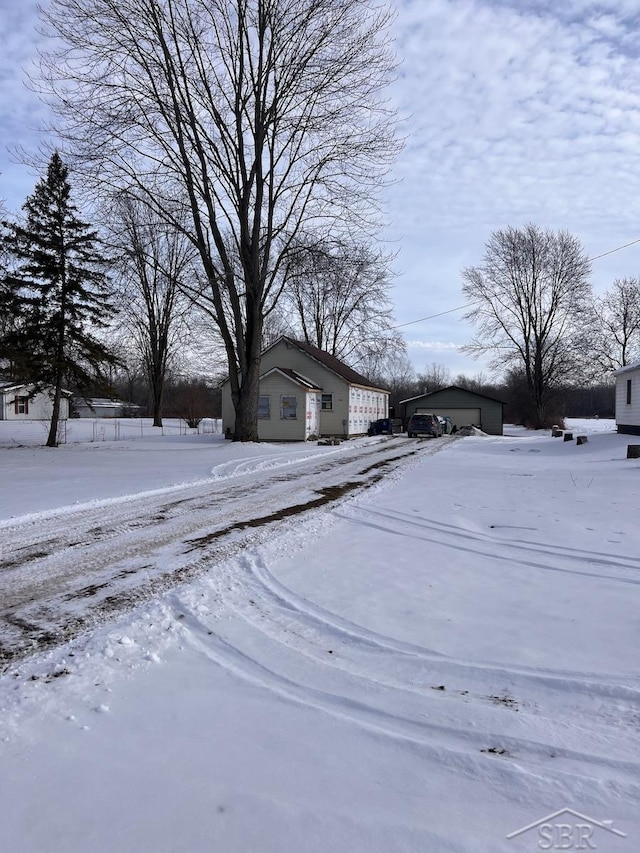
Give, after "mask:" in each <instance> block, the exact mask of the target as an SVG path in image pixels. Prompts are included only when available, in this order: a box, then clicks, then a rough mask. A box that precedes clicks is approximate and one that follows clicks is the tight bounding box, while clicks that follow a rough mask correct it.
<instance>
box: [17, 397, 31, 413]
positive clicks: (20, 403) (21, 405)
mask: <svg viewBox="0 0 640 853" xmlns="http://www.w3.org/2000/svg"><path fill="white" fill-rule="evenodd" d="M14 406H15V414H16V415H28V414H29V398H28V397H16V399H15V402H14Z"/></svg>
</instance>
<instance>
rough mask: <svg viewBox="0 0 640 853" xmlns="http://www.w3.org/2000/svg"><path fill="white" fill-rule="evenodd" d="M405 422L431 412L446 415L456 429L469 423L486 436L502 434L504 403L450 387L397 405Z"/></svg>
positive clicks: (463, 389)
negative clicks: (416, 414)
mask: <svg viewBox="0 0 640 853" xmlns="http://www.w3.org/2000/svg"><path fill="white" fill-rule="evenodd" d="M400 406H401V407H402V412H403V415H404V418H405V420H408V419H409V418H410V417H411V415H413V414H415V413H416V412H418V413H419V412H433V414H434V415H440V416H441V417H445V416H448V417H450V418H451V422H452V423H453V424H454V425H455V426H456V427H458V428H459V427H461V426H466V425H468V424H473V425H474V426H479V427H480V428H481V429H482V430H483V432H486V433H488V434H489V435H502V411H503V407H504V403H502V402H501V401H500V400H496V399H495V398H493V397H487V396H486V395H485V394H479V393H478V392H477V391H469V390H468V389H467V388H459V387H458V386H457V385H450V386H449V387H448V388H442V389H440V390H439V391H432V392H431V393H430V394H421V395H420V396H419V397H410V398H409V399H408V400H402V401H401V402H400Z"/></svg>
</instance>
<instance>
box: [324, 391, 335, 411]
mask: <svg viewBox="0 0 640 853" xmlns="http://www.w3.org/2000/svg"><path fill="white" fill-rule="evenodd" d="M322 410H323V411H324V412H332V411H333V394H323V395H322Z"/></svg>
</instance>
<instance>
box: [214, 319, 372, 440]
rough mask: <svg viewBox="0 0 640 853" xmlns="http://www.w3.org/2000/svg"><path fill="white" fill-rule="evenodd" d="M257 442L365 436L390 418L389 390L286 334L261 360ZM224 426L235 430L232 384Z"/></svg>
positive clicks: (225, 392) (225, 394) (227, 388)
mask: <svg viewBox="0 0 640 853" xmlns="http://www.w3.org/2000/svg"><path fill="white" fill-rule="evenodd" d="M261 368H262V373H261V375H260V398H259V406H258V438H259V439H260V440H261V441H304V440H305V439H307V438H309V437H310V436H315V435H318V436H320V435H324V436H338V437H343V438H349V437H350V436H354V435H364V434H366V432H367V429H368V428H369V424H370V423H371V421H375V420H378V419H379V418H387V417H389V392H388V391H386V390H385V389H383V388H378V387H377V386H375V385H372V384H371V383H370V382H369V380H368V379H367V378H366V377H365V376H362V374H360V373H358V372H357V371H355V370H352V369H351V368H350V367H348V366H347V365H346V364H344V362H342V361H340V360H339V359H337V358H335V356H332V355H329V353H327V352H324V351H323V350H321V349H318V347H314V346H313V345H312V344H307V343H304V342H303V341H298V340H295V339H294V338H290V337H288V336H286V335H285V336H282V337H281V338H279V339H278V340H277V341H276V342H275V343H274V344H272V345H271V346H270V347H267V349H265V350H264V352H263V353H262V356H261ZM222 425H223V429H224V431H225V432H226V431H227V430H230V431H231V433H233V431H234V429H235V411H234V408H233V402H232V400H231V383H230V382H229V380H228V379H227V380H226V381H225V382H224V383H223V385H222Z"/></svg>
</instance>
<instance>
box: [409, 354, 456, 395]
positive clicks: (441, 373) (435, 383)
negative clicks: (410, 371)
mask: <svg viewBox="0 0 640 853" xmlns="http://www.w3.org/2000/svg"><path fill="white" fill-rule="evenodd" d="M416 378H417V383H418V387H419V388H420V391H419V393H420V394H430V393H431V392H432V391H440V389H441V388H446V387H447V385H451V371H450V370H449V368H448V367H447V366H446V365H444V364H437V363H436V362H435V361H434V362H432V363H431V364H430V365H427V368H426V370H425V372H424V373H418V375H417V377H416Z"/></svg>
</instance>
